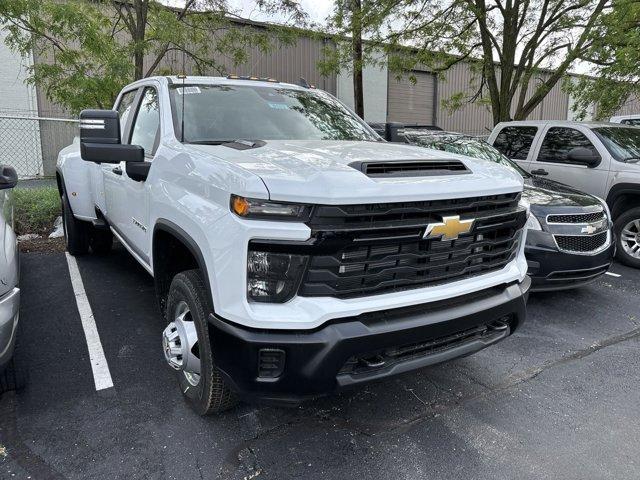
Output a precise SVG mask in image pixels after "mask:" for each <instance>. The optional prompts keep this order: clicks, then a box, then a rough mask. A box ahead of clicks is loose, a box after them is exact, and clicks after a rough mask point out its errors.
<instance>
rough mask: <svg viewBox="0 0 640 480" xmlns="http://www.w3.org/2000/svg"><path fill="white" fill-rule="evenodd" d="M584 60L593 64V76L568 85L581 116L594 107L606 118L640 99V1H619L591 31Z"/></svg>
mask: <svg viewBox="0 0 640 480" xmlns="http://www.w3.org/2000/svg"><path fill="white" fill-rule="evenodd" d="M583 59H584V60H585V61H587V62H590V63H591V64H592V65H593V67H594V68H593V71H592V72H591V73H592V74H593V77H583V78H581V79H579V80H578V81H576V82H572V83H570V84H568V90H569V91H570V92H571V94H572V95H573V98H574V99H575V102H574V105H573V108H574V111H575V112H576V114H577V116H578V117H585V116H586V115H587V114H588V112H590V111H591V109H592V108H593V107H594V106H595V107H596V112H597V113H596V115H597V117H599V118H607V117H610V116H611V115H612V114H614V113H615V112H616V110H618V109H620V108H621V107H622V106H623V105H624V104H625V103H626V102H627V101H628V100H630V99H638V98H640V1H638V0H616V1H614V3H613V8H612V9H611V10H610V11H608V12H606V14H605V15H604V16H603V20H602V22H601V23H600V24H599V25H598V26H597V28H595V29H594V30H593V32H592V33H591V46H590V48H589V49H588V50H587V52H586V53H585V55H584V56H583Z"/></svg>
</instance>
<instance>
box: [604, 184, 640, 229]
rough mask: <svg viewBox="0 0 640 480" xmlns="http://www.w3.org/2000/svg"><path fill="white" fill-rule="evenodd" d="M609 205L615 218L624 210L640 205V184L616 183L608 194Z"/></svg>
mask: <svg viewBox="0 0 640 480" xmlns="http://www.w3.org/2000/svg"><path fill="white" fill-rule="evenodd" d="M607 205H608V206H609V209H610V210H611V216H612V217H613V219H614V220H615V219H616V218H617V217H618V216H620V214H622V213H623V212H624V211H626V210H628V209H630V208H634V207H640V185H638V184H636V183H618V184H616V185H614V186H613V187H611V190H609V194H608V195H607Z"/></svg>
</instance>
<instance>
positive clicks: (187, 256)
mask: <svg viewBox="0 0 640 480" xmlns="http://www.w3.org/2000/svg"><path fill="white" fill-rule="evenodd" d="M151 252H152V258H151V260H152V265H153V277H154V283H155V288H156V297H157V300H158V305H159V307H160V311H161V312H162V314H163V315H164V313H165V308H166V299H167V295H168V293H169V287H170V286H171V281H172V280H173V277H174V276H175V275H176V274H177V273H180V272H181V271H184V270H189V269H191V268H199V269H200V271H201V272H202V276H203V280H204V283H205V287H206V290H207V297H208V300H209V304H210V306H211V308H213V295H212V291H211V285H210V282H209V272H208V269H207V264H206V262H205V259H204V255H203V254H202V250H201V249H200V246H199V245H198V243H197V242H196V241H195V240H194V239H193V237H192V236H191V235H189V234H188V233H187V232H186V231H185V230H184V229H182V228H181V227H180V226H178V225H176V224H175V223H173V222H171V221H170V220H165V219H158V220H157V222H156V224H155V225H154V227H153V239H152V250H151ZM169 253H171V255H170V256H168V254H169Z"/></svg>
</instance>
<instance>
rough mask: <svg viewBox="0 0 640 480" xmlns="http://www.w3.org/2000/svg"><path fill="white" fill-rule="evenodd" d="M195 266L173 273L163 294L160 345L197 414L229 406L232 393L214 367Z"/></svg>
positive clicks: (201, 286) (205, 303)
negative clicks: (164, 323) (164, 325)
mask: <svg viewBox="0 0 640 480" xmlns="http://www.w3.org/2000/svg"><path fill="white" fill-rule="evenodd" d="M208 298H209V297H208V295H207V290H206V287H205V286H204V283H203V281H202V274H201V273H200V271H199V270H187V271H185V272H182V273H179V274H177V275H176V276H175V277H174V278H173V281H172V282H171V287H170V288H169V295H168V298H167V309H166V316H167V322H168V325H167V328H165V330H164V332H163V334H162V347H163V350H164V355H165V359H166V360H167V363H169V365H170V366H171V367H172V368H173V369H174V370H176V375H177V377H178V383H179V385H180V390H181V391H182V393H183V395H184V397H185V398H186V400H187V402H188V403H189V405H190V406H191V407H192V408H193V409H194V410H195V411H196V412H197V413H198V414H200V415H207V414H210V413H219V412H222V411H224V410H227V409H229V408H231V407H233V406H234V405H235V404H236V403H237V400H236V398H235V395H234V394H233V392H232V391H231V389H230V388H229V386H228V385H227V383H226V382H225V381H224V378H222V375H221V374H220V372H219V371H218V369H217V367H216V364H215V359H214V352H213V351H212V349H211V341H210V339H209V324H208V320H207V317H208V315H209V313H211V312H212V307H211V306H210V305H209V300H208Z"/></svg>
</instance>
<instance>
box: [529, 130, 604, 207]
mask: <svg viewBox="0 0 640 480" xmlns="http://www.w3.org/2000/svg"><path fill="white" fill-rule="evenodd" d="M593 135H594V134H593V133H592V132H591V131H590V130H589V129H584V130H582V129H578V128H574V127H560V126H555V127H554V126H549V127H547V128H546V130H545V131H544V135H543V138H542V141H541V142H540V147H539V149H538V153H537V155H536V158H535V160H534V161H532V162H531V164H530V166H529V171H531V172H532V173H541V174H545V172H546V175H547V178H551V179H552V180H556V181H558V182H561V183H566V184H567V185H571V186H572V187H575V188H577V189H579V190H582V191H585V192H588V193H591V194H593V195H598V196H600V197H602V196H604V195H605V191H606V187H607V176H608V174H609V171H608V163H607V162H606V161H601V162H600V164H599V165H598V166H596V167H587V166H585V165H581V164H579V163H575V162H572V161H571V160H569V159H568V154H569V151H571V150H572V149H573V148H580V147H581V148H586V149H588V150H591V151H592V152H594V153H595V154H597V155H600V158H606V155H607V152H606V151H605V152H600V151H599V150H598V147H596V145H599V142H598V141H597V140H596V139H595V138H593ZM593 140H596V141H593Z"/></svg>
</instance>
